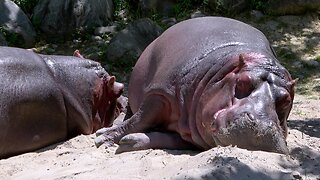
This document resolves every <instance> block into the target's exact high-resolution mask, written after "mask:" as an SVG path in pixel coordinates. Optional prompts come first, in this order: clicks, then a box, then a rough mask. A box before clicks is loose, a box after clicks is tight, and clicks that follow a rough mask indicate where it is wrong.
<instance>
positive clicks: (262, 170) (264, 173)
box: [0, 17, 320, 180]
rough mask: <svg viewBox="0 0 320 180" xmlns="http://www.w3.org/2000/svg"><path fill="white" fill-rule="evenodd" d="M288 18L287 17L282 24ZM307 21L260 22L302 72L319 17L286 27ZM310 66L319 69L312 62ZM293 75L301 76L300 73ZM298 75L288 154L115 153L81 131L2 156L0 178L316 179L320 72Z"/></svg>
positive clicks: (230, 150) (314, 45) (319, 169)
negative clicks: (299, 28)
mask: <svg viewBox="0 0 320 180" xmlns="http://www.w3.org/2000/svg"><path fill="white" fill-rule="evenodd" d="M286 18H287V19H289V20H287V24H286V25H283V23H285V22H283V19H286ZM295 18H296V19H295ZM297 19H299V20H297ZM296 21H297V22H296ZM305 21H308V19H307V20H306V19H303V18H301V17H285V18H282V19H276V20H270V21H266V22H263V24H260V25H261V27H263V28H269V32H270V31H271V30H272V28H276V29H277V32H275V33H274V34H276V35H275V36H272V37H271V39H273V40H272V41H273V43H274V44H275V45H276V46H286V47H288V48H289V49H291V50H292V52H294V53H296V56H295V57H297V58H298V59H296V60H295V61H294V62H292V66H294V67H293V71H295V70H296V71H297V70H299V67H300V70H301V71H304V70H308V69H304V68H305V67H306V66H304V63H306V62H317V61H316V60H317V57H318V56H319V55H320V53H319V52H320V47H319V41H312V42H311V44H307V45H306V47H305V48H308V50H309V51H305V49H300V48H301V47H302V45H303V43H304V44H306V42H307V41H306V39H305V38H304V37H307V38H308V37H309V38H313V37H311V36H312V35H315V36H316V40H319V37H317V35H319V34H320V32H318V31H320V23H319V19H317V20H316V21H315V20H312V22H309V23H307V26H308V29H307V30H302V31H305V33H303V32H301V33H299V34H295V33H289V32H290V31H289V30H290V29H291V30H292V29H293V30H294V28H297V26H300V25H301V24H300V23H299V22H301V23H302V22H304V23H306V22H305ZM268 22H269V25H267V24H268ZM280 22H281V23H280ZM275 23H278V25H279V24H281V25H282V26H283V28H282V30H281V31H280V30H278V27H274V26H275V25H274V24H275ZM289 23H290V24H289ZM288 24H289V25H288ZM255 25H256V26H257V25H259V24H255ZM302 29H303V28H302ZM310 35H311V36H310ZM284 36H286V37H285V38H284ZM299 43H300V45H299ZM307 43H310V42H309V41H308V42H307ZM299 63H300V64H299ZM306 64H308V63H306ZM296 66H297V67H296ZM314 66H315V67H316V68H319V66H318V65H317V64H316V63H315V65H314ZM308 67H309V66H308ZM294 68H296V69H294ZM293 74H295V75H294V76H299V72H293ZM306 75H308V77H306ZM301 76H302V77H303V78H304V77H306V78H309V81H308V82H304V81H302V83H301V84H298V85H297V89H298V93H297V94H296V96H295V99H294V104H293V109H292V112H291V114H290V116H289V119H288V126H289V135H288V139H287V143H288V147H289V150H290V155H288V156H286V155H282V154H276V153H269V152H262V151H248V150H244V149H240V148H237V147H216V148H212V149H210V150H208V151H204V152H197V151H178V150H159V149H158V150H152V149H150V150H144V151H136V152H128V153H122V154H119V155H116V154H115V149H116V146H115V147H112V148H109V149H105V148H104V147H100V148H96V147H95V146H94V142H93V139H94V137H95V136H94V135H89V136H84V135H80V136H77V137H75V138H73V139H71V140H68V141H65V142H62V143H59V144H56V145H53V146H50V147H48V148H45V149H42V150H39V151H37V152H32V153H26V154H22V155H19V156H15V157H11V158H9V159H3V160H0V169H1V170H0V179H24V180H25V179H130V180H131V179H304V180H319V179H320V111H319V109H320V108H319V107H320V105H319V104H320V98H319V97H320V96H319V92H318V91H317V89H316V88H315V87H317V86H319V74H318V73H317V74H312V75H309V74H302V75H301ZM298 78H301V77H300V76H299V77H298ZM303 90H306V91H303Z"/></svg>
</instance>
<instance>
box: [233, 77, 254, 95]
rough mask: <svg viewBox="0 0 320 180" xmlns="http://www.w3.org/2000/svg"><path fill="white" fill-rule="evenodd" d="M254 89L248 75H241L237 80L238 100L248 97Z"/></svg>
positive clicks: (236, 92)
mask: <svg viewBox="0 0 320 180" xmlns="http://www.w3.org/2000/svg"><path fill="white" fill-rule="evenodd" d="M253 89H254V86H253V83H252V80H251V78H250V77H249V76H247V75H241V76H240V77H239V78H238V79H237V85H236V89H235V97H236V98H238V99H242V98H245V97H248V96H249V95H250V94H251V93H252V91H253Z"/></svg>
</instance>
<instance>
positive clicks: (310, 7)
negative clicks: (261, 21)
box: [266, 0, 320, 15]
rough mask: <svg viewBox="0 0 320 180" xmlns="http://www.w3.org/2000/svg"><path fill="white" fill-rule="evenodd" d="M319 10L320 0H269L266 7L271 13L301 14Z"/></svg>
mask: <svg viewBox="0 0 320 180" xmlns="http://www.w3.org/2000/svg"><path fill="white" fill-rule="evenodd" d="M317 10H320V1H319V0H303V1H302V0H269V1H268V4H267V8H266V12H267V13H268V14H270V15H300V14H304V13H306V12H312V11H317Z"/></svg>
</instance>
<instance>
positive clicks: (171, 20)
mask: <svg viewBox="0 0 320 180" xmlns="http://www.w3.org/2000/svg"><path fill="white" fill-rule="evenodd" d="M161 23H162V24H164V25H166V26H167V27H170V26H173V25H175V24H177V19H176V18H163V19H162V20H161Z"/></svg>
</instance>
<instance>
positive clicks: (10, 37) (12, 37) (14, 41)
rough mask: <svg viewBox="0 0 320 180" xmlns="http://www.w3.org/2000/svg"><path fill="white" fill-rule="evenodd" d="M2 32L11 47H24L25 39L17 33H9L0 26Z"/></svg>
mask: <svg viewBox="0 0 320 180" xmlns="http://www.w3.org/2000/svg"><path fill="white" fill-rule="evenodd" d="M0 32H1V34H2V35H3V36H4V38H5V40H6V41H7V42H8V44H9V46H16V47H23V46H24V41H23V37H22V36H21V35H19V34H17V33H13V32H9V31H7V30H6V29H5V28H4V27H1V26H0Z"/></svg>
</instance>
